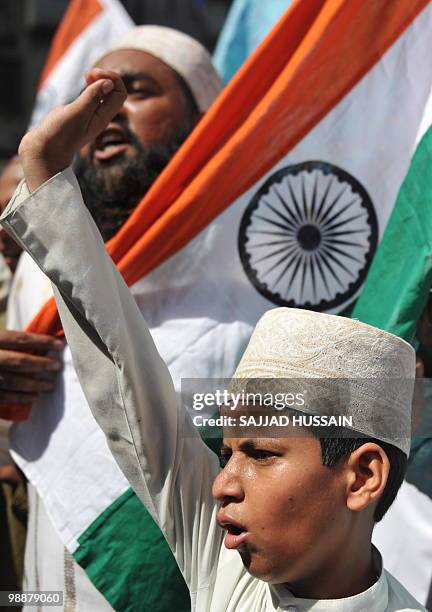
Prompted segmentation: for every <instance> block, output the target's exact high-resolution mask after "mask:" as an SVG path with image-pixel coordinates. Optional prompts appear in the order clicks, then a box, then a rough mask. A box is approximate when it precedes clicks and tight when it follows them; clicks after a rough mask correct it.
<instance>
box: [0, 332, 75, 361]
mask: <svg viewBox="0 0 432 612" xmlns="http://www.w3.org/2000/svg"><path fill="white" fill-rule="evenodd" d="M64 345H65V343H64V342H63V340H59V339H58V338H54V337H53V336H48V335H46V334H30V333H27V332H21V331H11V330H2V331H0V350H6V351H8V350H9V351H18V352H23V353H35V354H38V355H45V354H46V353H48V352H49V351H60V350H61V349H62V348H63V347H64Z"/></svg>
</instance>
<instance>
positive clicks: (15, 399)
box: [0, 391, 38, 406]
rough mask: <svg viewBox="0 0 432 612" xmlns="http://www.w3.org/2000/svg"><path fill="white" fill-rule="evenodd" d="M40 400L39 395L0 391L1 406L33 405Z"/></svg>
mask: <svg viewBox="0 0 432 612" xmlns="http://www.w3.org/2000/svg"><path fill="white" fill-rule="evenodd" d="M37 398H38V394H37V393H21V392H16V391H0V406H1V405H3V404H18V405H19V406H23V405H25V404H32V403H33V402H35V401H36V400H37Z"/></svg>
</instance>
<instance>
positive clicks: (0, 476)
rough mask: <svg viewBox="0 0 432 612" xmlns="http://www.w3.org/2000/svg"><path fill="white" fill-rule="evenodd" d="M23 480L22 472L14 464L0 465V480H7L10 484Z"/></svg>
mask: <svg viewBox="0 0 432 612" xmlns="http://www.w3.org/2000/svg"><path fill="white" fill-rule="evenodd" d="M23 481H24V475H23V473H22V472H21V471H20V470H19V469H18V468H17V466H16V465H12V464H10V465H2V466H1V467H0V482H9V483H11V484H18V483H19V482H23Z"/></svg>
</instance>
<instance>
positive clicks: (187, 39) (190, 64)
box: [100, 25, 223, 113]
mask: <svg viewBox="0 0 432 612" xmlns="http://www.w3.org/2000/svg"><path fill="white" fill-rule="evenodd" d="M119 49H137V50H138V51H145V52H146V53H150V54H151V55H153V56H154V57H157V58H158V59H160V60H161V61H162V62H164V63H165V64H167V66H169V67H170V68H172V69H173V70H175V71H176V72H177V73H178V74H179V75H180V76H181V77H182V78H183V80H184V81H185V82H186V83H187V85H188V86H189V89H190V90H191V92H192V95H193V97H194V99H195V102H196V103H197V106H198V109H199V110H200V112H202V113H204V112H205V111H206V110H208V109H209V107H210V106H211V104H212V103H213V101H214V100H215V99H216V98H217V96H218V94H219V93H220V91H221V90H222V87H223V85H222V82H221V80H220V78H219V76H218V75H217V72H216V70H215V69H214V67H213V64H212V61H211V57H210V54H209V53H208V51H207V50H206V49H205V48H204V47H203V45H202V44H201V43H199V42H198V41H197V40H195V39H194V38H192V37H191V36H189V35H188V34H184V33H183V32H179V31H178V30H173V29H172V28H166V27H162V26H155V25H143V26H138V27H136V28H133V29H132V30H130V31H129V32H127V34H125V35H124V36H123V37H122V38H120V40H118V42H116V43H115V44H114V45H113V46H112V47H111V48H110V49H108V50H107V51H105V53H104V55H103V57H104V56H105V55H108V53H112V52H113V51H117V50H119ZM100 59H101V58H100Z"/></svg>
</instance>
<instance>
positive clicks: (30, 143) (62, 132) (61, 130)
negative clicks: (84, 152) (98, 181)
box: [18, 68, 127, 191]
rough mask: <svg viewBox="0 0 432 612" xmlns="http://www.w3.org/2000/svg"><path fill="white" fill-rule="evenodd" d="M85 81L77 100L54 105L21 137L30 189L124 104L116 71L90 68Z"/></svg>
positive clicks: (51, 173)
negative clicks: (85, 84) (36, 124)
mask: <svg viewBox="0 0 432 612" xmlns="http://www.w3.org/2000/svg"><path fill="white" fill-rule="evenodd" d="M86 81H87V87H86V88H85V89H84V91H83V92H82V93H81V95H80V96H78V98H77V99H76V100H74V101H73V102H71V103H70V104H67V105H65V106H61V107H58V108H55V109H54V110H53V111H51V112H50V113H49V114H48V115H47V116H46V117H45V119H44V120H43V121H42V122H41V123H40V124H39V125H38V126H37V127H36V128H34V129H33V130H31V131H30V132H28V133H27V134H26V135H25V136H24V138H23V139H22V141H21V144H20V147H19V150H18V153H19V156H20V160H21V164H22V166H23V170H24V176H25V178H26V182H27V186H28V188H29V190H30V191H34V190H35V189H37V188H38V187H39V186H40V185H42V183H44V182H45V181H47V180H48V179H49V178H51V177H52V176H54V175H55V174H57V172H60V171H61V170H64V169H65V168H67V167H68V166H69V165H70V164H71V163H72V160H73V157H74V155H75V153H76V152H77V151H78V150H79V149H80V148H81V147H82V146H84V145H85V144H87V143H88V142H91V141H92V140H94V139H95V138H96V136H97V135H98V134H99V133H100V132H102V130H103V129H104V128H105V127H106V126H107V125H108V123H109V122H110V121H111V119H112V118H113V117H114V116H115V115H116V114H117V113H118V112H119V110H120V109H121V107H122V106H123V103H124V101H125V100H126V96H127V92H126V89H125V86H124V84H123V81H122V79H121V78H120V77H119V76H118V74H116V73H115V72H111V71H108V70H100V69H98V68H93V69H92V70H90V71H89V72H88V73H87V74H86Z"/></svg>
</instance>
